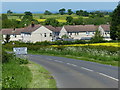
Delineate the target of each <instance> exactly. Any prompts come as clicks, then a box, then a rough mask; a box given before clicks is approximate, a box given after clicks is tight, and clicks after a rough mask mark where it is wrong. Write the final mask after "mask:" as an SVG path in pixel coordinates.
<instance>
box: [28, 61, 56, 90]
mask: <svg viewBox="0 0 120 90" xmlns="http://www.w3.org/2000/svg"><path fill="white" fill-rule="evenodd" d="M26 66H27V67H29V69H30V71H31V72H32V75H33V79H32V81H31V83H30V84H29V85H28V88H57V87H56V81H55V79H54V77H53V76H52V75H51V74H50V73H49V72H48V71H47V70H46V69H45V68H43V67H42V66H40V65H38V64H35V63H33V62H30V63H29V64H27V65H26ZM54 90H57V89H54Z"/></svg>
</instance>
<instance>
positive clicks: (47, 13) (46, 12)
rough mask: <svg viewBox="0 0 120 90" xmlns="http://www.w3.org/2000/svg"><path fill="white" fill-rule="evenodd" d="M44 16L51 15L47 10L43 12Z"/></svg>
mask: <svg viewBox="0 0 120 90" xmlns="http://www.w3.org/2000/svg"><path fill="white" fill-rule="evenodd" d="M44 14H45V15H51V14H52V13H51V12H50V11H48V10H45V12H44Z"/></svg>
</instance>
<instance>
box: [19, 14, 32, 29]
mask: <svg viewBox="0 0 120 90" xmlns="http://www.w3.org/2000/svg"><path fill="white" fill-rule="evenodd" d="M24 14H25V15H24V16H23V18H22V20H21V26H22V27H24V25H25V24H26V25H27V26H28V25H29V24H31V22H32V21H33V20H34V19H33V15H32V13H31V12H24Z"/></svg>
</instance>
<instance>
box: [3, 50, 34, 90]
mask: <svg viewBox="0 0 120 90" xmlns="http://www.w3.org/2000/svg"><path fill="white" fill-rule="evenodd" d="M2 58H3V65H2V88H3V89H5V88H17V89H20V88H27V85H28V84H29V82H30V81H31V80H32V73H31V72H30V70H29V68H28V67H27V66H24V65H23V64H27V63H28V61H27V60H23V59H20V58H16V57H15V56H14V57H13V55H12V54H8V53H6V52H5V51H4V52H3V55H2ZM21 64H22V65H21Z"/></svg>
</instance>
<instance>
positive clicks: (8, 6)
mask: <svg viewBox="0 0 120 90" xmlns="http://www.w3.org/2000/svg"><path fill="white" fill-rule="evenodd" d="M101 1H102V0H101ZM104 1H105V0H104ZM109 1H110V0H109ZM111 1H112V0H111ZM117 5H118V2H113V1H112V2H12V1H11V2H2V12H3V13H6V12H7V10H11V11H13V12H16V13H23V12H25V11H31V12H33V13H35V12H36V13H38V12H40V13H41V12H44V11H45V10H50V11H52V12H57V11H58V10H59V9H61V8H65V9H72V10H73V11H76V10H81V9H82V10H88V11H89V10H114V9H115V8H116V6H117Z"/></svg>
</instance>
